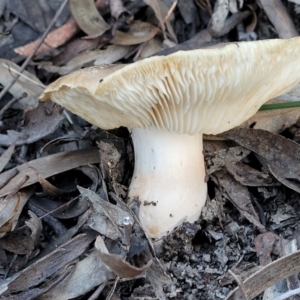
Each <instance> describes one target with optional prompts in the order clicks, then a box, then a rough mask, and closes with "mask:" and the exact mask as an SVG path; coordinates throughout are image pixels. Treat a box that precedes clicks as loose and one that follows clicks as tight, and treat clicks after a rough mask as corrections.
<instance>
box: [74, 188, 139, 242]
mask: <svg viewBox="0 0 300 300" xmlns="http://www.w3.org/2000/svg"><path fill="white" fill-rule="evenodd" d="M78 190H79V192H80V193H81V195H82V196H83V197H85V198H87V199H88V201H89V203H90V206H91V211H92V213H91V217H90V219H89V220H88V222H87V225H88V226H90V227H91V228H92V229H94V230H95V231H97V232H99V233H100V234H101V235H104V236H106V237H108V238H110V239H112V240H118V239H122V237H123V235H124V232H123V231H124V230H123V228H122V227H123V220H124V219H125V218H129V219H128V220H129V222H130V223H132V224H133V223H134V219H133V217H132V216H131V215H130V214H129V213H128V212H126V211H125V210H123V209H122V208H120V207H119V206H117V205H113V204H111V203H109V202H108V201H105V200H103V199H101V198H100V197H99V196H98V195H97V194H96V193H95V192H93V191H91V190H88V189H84V188H82V187H80V186H78Z"/></svg>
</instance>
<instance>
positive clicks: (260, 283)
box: [226, 251, 300, 300]
mask: <svg viewBox="0 0 300 300" xmlns="http://www.w3.org/2000/svg"><path fill="white" fill-rule="evenodd" d="M299 272H300V251H297V252H295V253H293V254H290V255H286V256H284V257H281V258H279V259H277V260H275V261H273V262H272V263H270V264H268V265H266V266H265V267H263V268H261V269H260V270H259V271H258V272H256V273H254V274H252V275H251V276H250V277H249V278H247V279H246V280H245V281H244V282H243V286H244V288H245V290H246V292H247V296H248V297H249V299H253V298H255V297H256V296H258V295H259V294H260V293H262V292H263V291H264V290H265V289H266V288H268V287H270V286H272V285H274V284H275V283H276V282H277V281H279V280H280V279H283V278H286V277H288V276H291V275H293V274H296V273H299ZM243 297H244V294H243V291H241V290H240V288H238V287H237V288H235V289H234V290H233V291H232V292H230V294H229V295H228V296H227V298H226V300H240V299H244V298H243Z"/></svg>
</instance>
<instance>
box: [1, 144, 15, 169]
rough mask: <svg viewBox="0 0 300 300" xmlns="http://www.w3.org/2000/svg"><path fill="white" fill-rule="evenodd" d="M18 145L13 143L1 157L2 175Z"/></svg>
mask: <svg viewBox="0 0 300 300" xmlns="http://www.w3.org/2000/svg"><path fill="white" fill-rule="evenodd" d="M15 147H16V143H12V144H11V145H10V146H9V147H8V149H6V150H5V151H4V152H3V154H2V155H1V157H0V173H1V172H2V171H3V169H4V168H5V166H6V165H7V163H8V162H9V161H10V159H11V156H12V155H13V153H14V151H15Z"/></svg>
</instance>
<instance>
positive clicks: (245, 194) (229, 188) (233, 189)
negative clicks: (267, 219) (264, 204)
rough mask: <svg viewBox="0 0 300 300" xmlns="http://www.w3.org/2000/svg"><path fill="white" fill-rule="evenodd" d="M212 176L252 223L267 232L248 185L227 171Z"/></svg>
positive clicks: (225, 194) (226, 195) (227, 196)
mask: <svg viewBox="0 0 300 300" xmlns="http://www.w3.org/2000/svg"><path fill="white" fill-rule="evenodd" d="M212 178H213V179H214V180H215V181H217V184H218V186H219V187H220V188H221V190H222V191H223V193H222V194H223V196H224V197H225V198H227V199H229V200H230V201H231V202H232V204H233V205H234V206H235V207H236V208H237V209H238V210H239V212H240V213H241V215H243V216H244V217H245V218H246V219H247V220H248V221H249V222H250V223H252V224H253V225H254V226H255V227H256V228H257V229H258V230H259V231H260V232H262V233H264V232H266V228H265V227H264V226H263V225H262V224H261V222H260V220H259V217H258V215H257V213H256V211H255V209H254V207H253V205H252V201H251V197H250V193H249V191H248V189H247V187H245V186H242V185H241V184H239V183H238V182H237V181H235V179H234V178H233V177H232V176H231V175H229V174H228V173H227V172H225V171H217V172H215V173H214V175H213V176H212Z"/></svg>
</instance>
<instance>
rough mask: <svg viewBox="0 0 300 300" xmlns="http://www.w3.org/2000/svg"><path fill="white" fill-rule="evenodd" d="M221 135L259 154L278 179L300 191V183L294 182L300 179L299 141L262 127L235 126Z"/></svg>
mask: <svg viewBox="0 0 300 300" xmlns="http://www.w3.org/2000/svg"><path fill="white" fill-rule="evenodd" d="M221 136H223V137H226V138H228V139H231V140H234V141H235V142H236V143H238V144H240V145H241V146H243V147H245V148H247V149H249V150H251V151H253V152H255V153H257V154H259V155H260V156H261V157H262V163H264V164H266V167H268V168H269V170H270V171H271V172H272V173H273V175H274V176H276V178H277V179H278V180H280V181H281V182H282V183H283V184H285V185H287V186H289V187H291V188H293V189H295V190H296V191H298V192H300V185H299V184H298V183H297V182H294V181H295V179H296V180H298V181H300V177H299V176H300V171H299V167H298V166H299V161H300V146H299V145H298V144H297V143H295V142H293V141H291V140H289V139H286V138H284V137H283V136H280V135H278V134H274V133H271V132H269V131H265V130H261V129H244V128H235V129H232V130H229V131H227V132H224V133H222V134H221Z"/></svg>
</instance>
